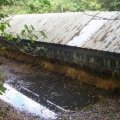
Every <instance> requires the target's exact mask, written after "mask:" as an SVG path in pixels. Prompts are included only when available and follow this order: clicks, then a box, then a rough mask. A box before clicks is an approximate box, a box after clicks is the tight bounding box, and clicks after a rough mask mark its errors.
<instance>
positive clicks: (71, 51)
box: [0, 38, 120, 80]
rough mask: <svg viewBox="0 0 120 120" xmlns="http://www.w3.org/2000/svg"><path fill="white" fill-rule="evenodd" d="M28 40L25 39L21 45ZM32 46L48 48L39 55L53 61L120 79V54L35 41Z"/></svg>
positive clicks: (98, 74)
mask: <svg viewBox="0 0 120 120" xmlns="http://www.w3.org/2000/svg"><path fill="white" fill-rule="evenodd" d="M2 40H3V39H2V38H0V41H2ZM28 42H29V41H26V40H23V41H22V42H21V43H20V47H22V46H23V45H25V44H27V43H28ZM32 47H33V48H36V47H44V48H47V52H46V54H45V55H40V54H39V56H40V57H43V58H47V59H50V60H52V61H53V62H59V63H60V64H69V65H70V66H74V67H76V68H78V69H83V70H86V71H88V72H91V73H93V74H94V75H97V76H101V77H107V78H110V77H112V78H114V79H116V80H120V54H117V53H110V52H103V51H98V50H91V49H86V48H77V47H71V46H66V45H59V44H53V43H44V42H35V43H34V45H33V46H32Z"/></svg>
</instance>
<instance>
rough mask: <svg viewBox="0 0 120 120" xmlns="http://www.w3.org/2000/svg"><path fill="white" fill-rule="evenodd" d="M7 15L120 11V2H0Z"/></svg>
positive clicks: (44, 0) (116, 0)
mask: <svg viewBox="0 0 120 120" xmlns="http://www.w3.org/2000/svg"><path fill="white" fill-rule="evenodd" d="M0 9H2V11H4V12H7V13H47V12H66V11H73V12H74V11H84V10H109V11H112V10H120V0H0Z"/></svg>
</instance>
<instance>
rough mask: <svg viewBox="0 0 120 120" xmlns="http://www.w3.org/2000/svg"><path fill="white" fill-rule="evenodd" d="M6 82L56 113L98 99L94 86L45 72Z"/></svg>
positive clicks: (88, 103)
mask: <svg viewBox="0 0 120 120" xmlns="http://www.w3.org/2000/svg"><path fill="white" fill-rule="evenodd" d="M41 74H42V75H41ZM6 82H7V83H8V84H10V85H12V86H13V87H14V88H16V89H17V90H18V91H19V92H21V93H23V94H24V95H26V96H28V97H29V98H31V99H33V100H34V101H36V102H38V103H40V104H42V105H44V106H46V107H47V108H48V109H50V110H53V111H55V112H56V113H57V112H68V111H75V110H80V109H82V108H84V107H86V106H87V105H90V104H93V103H96V102H97V101H98V99H99V98H98V97H99V95H98V93H99V91H97V90H96V89H95V88H94V87H91V88H90V87H88V86H85V85H81V84H79V82H78V81H73V80H71V79H68V78H64V77H61V76H57V75H52V74H47V73H40V74H39V75H30V76H29V75H27V76H21V77H18V78H17V79H16V80H15V79H14V80H13V81H12V80H10V81H6Z"/></svg>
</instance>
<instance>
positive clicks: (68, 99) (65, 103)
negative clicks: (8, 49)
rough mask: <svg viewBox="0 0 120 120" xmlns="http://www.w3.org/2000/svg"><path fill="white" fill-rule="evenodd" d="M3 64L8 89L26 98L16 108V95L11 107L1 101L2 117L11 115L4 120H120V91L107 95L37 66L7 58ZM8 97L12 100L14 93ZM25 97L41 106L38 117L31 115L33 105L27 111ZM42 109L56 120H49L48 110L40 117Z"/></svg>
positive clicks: (0, 66) (0, 61)
mask: <svg viewBox="0 0 120 120" xmlns="http://www.w3.org/2000/svg"><path fill="white" fill-rule="evenodd" d="M0 63H1V65H0V71H1V72H2V73H3V74H4V82H5V85H7V86H9V89H12V90H14V93H16V94H17V95H18V94H20V95H19V97H20V96H22V97H20V100H21V101H22V102H21V103H22V104H20V103H19V102H20V100H19V101H18V103H19V104H17V105H16V104H15V103H17V102H16V100H17V99H16V97H18V96H16V95H14V96H15V97H14V102H12V103H10V102H9V101H10V100H11V98H10V97H9V101H7V103H6V101H4V100H3V99H0V101H1V102H0V106H1V111H2V115H4V114H3V113H4V112H5V113H8V115H4V117H3V118H2V119H6V120H9V119H10V120H11V118H10V117H11V116H13V117H12V120H13V119H15V120H18V119H20V120H22V119H23V120H24V119H25V120H27V119H28V120H29V119H38V120H40V119H46V120H47V119H68V120H69V119H71V120H74V119H75V120H79V119H81V120H82V119H86V120H90V119H91V120H93V119H96V120H99V119H100V120H101V119H104V118H106V119H110V120H113V118H114V119H116V120H119V119H120V105H119V103H120V98H119V95H120V92H119V90H109V91H107V90H103V89H98V88H95V87H94V86H92V85H91V86H88V85H86V84H83V83H81V82H80V81H77V80H73V79H70V78H68V77H64V76H63V75H60V74H56V73H51V72H46V71H43V70H40V69H39V67H37V66H32V65H31V64H25V63H22V62H18V61H15V60H11V59H8V58H5V57H0ZM7 93H8V96H9V93H10V90H8V92H7ZM23 96H24V97H25V98H26V97H27V101H29V102H30V103H29V105H30V104H31V101H32V103H33V102H34V103H35V105H37V106H36V108H34V109H36V111H37V112H38V114H35V113H33V111H29V108H32V105H30V106H29V107H28V108H27V109H26V107H25V105H26V103H23V101H24V100H23ZM12 100H13V99H12ZM8 103H9V104H10V109H7V110H8V111H10V112H6V108H8V106H9V104H8ZM36 103H37V104H36ZM21 105H23V106H22V109H21ZM40 105H42V106H44V107H45V109H47V111H49V113H50V114H52V115H53V116H54V115H55V117H53V116H52V117H51V116H50V117H48V118H46V116H47V115H46V116H44V115H43V114H45V113H46V112H44V110H45V109H44V110H43V109H42V112H43V114H42V115H41V114H39V109H38V106H40ZM6 106H7V107H6ZM12 111H14V112H12ZM34 111H35V110H34ZM18 116H19V117H18ZM20 116H22V117H20ZM5 117H8V118H5Z"/></svg>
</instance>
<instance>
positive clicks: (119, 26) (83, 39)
mask: <svg viewBox="0 0 120 120" xmlns="http://www.w3.org/2000/svg"><path fill="white" fill-rule="evenodd" d="M10 24H11V28H9V29H8V30H7V31H8V32H11V33H13V34H14V35H15V34H16V33H18V34H19V33H20V31H21V30H22V29H23V27H24V25H25V24H26V25H33V26H34V27H35V29H36V30H37V31H44V32H45V34H46V35H47V38H43V37H41V36H40V34H39V33H36V34H37V35H38V36H39V39H38V41H44V42H49V43H56V44H63V45H69V46H76V47H83V48H90V49H97V50H103V51H110V52H116V53H120V12H86V13H83V12H75V13H49V14H23V15H15V16H13V17H12V18H11V20H10Z"/></svg>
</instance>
